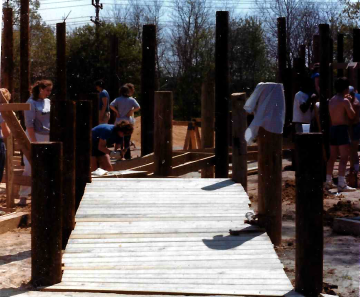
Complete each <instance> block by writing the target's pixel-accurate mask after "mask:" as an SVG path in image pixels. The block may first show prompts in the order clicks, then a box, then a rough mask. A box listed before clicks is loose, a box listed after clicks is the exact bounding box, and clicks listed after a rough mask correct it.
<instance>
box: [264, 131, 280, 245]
mask: <svg viewBox="0 0 360 297" xmlns="http://www.w3.org/2000/svg"><path fill="white" fill-rule="evenodd" d="M282 137H283V136H282V135H281V134H275V133H270V132H268V131H266V130H265V129H264V128H262V127H261V128H260V129H259V134H258V167H259V181H258V197H259V206H258V209H259V223H260V225H261V226H263V227H264V228H265V229H266V232H267V233H268V234H269V237H270V239H271V242H272V243H273V244H274V245H275V246H279V245H280V244H281V218H282V210H281V202H282V201H281V195H282V193H281V180H282V176H281V174H282V141H283V140H282Z"/></svg>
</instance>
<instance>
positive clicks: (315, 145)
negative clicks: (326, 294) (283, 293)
mask: <svg viewBox="0 0 360 297" xmlns="http://www.w3.org/2000/svg"><path fill="white" fill-rule="evenodd" d="M322 141H323V140H322V134H321V133H307V134H297V135H296V136H295V147H296V153H297V160H298V166H297V170H296V261H295V290H296V291H297V292H299V293H301V294H304V295H305V296H318V294H319V293H321V292H322V283H323V245H324V240H323V238H324V234H323V178H322V175H323V168H324V162H323V157H322V154H323V152H322ZM309 147H311V150H309Z"/></svg>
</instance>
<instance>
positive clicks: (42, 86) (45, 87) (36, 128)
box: [19, 80, 53, 204]
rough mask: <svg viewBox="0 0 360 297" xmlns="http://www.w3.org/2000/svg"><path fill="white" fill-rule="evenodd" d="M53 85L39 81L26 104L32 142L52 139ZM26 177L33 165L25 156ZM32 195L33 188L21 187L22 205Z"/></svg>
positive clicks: (26, 119) (27, 128) (28, 127)
mask: <svg viewBox="0 0 360 297" xmlns="http://www.w3.org/2000/svg"><path fill="white" fill-rule="evenodd" d="M52 88H53V83H52V82H51V81H50V80H40V81H37V82H36V83H35V84H34V85H33V87H32V91H31V96H30V98H29V99H28V100H27V101H26V103H29V104H30V110H26V111H25V112H24V115H25V127H26V135H27V136H28V137H29V139H30V142H43V141H49V139H50V99H49V98H48V97H49V96H50V94H51V91H52ZM24 164H25V169H24V173H23V175H24V176H30V175H31V165H30V163H29V161H28V159H27V158H26V157H25V156H24ZM30 193H31V187H27V186H21V187H20V191H19V196H20V204H25V203H26V198H27V196H28V195H29V194H30Z"/></svg>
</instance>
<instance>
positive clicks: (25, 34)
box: [20, 0, 30, 127]
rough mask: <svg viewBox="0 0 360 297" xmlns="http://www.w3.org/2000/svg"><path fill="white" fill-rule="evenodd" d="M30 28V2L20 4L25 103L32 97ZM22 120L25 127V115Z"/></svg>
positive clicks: (23, 98) (22, 74)
mask: <svg viewBox="0 0 360 297" xmlns="http://www.w3.org/2000/svg"><path fill="white" fill-rule="evenodd" d="M29 88H30V28H29V0H21V2H20V102H23V103H25V102H26V101H27V100H28V99H29V97H30V91H29ZM20 120H21V124H22V126H23V127H25V119H24V113H23V112H21V113H20Z"/></svg>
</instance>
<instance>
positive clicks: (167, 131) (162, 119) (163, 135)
mask: <svg viewBox="0 0 360 297" xmlns="http://www.w3.org/2000/svg"><path fill="white" fill-rule="evenodd" d="M154 116H155V118H154V119H155V130H154V137H155V140H156V141H154V165H155V170H154V174H155V175H159V176H170V175H171V166H172V164H171V163H172V144H173V141H172V120H173V95H172V92H155V113H154Z"/></svg>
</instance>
